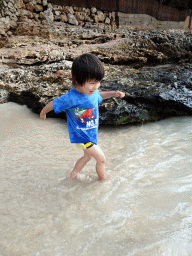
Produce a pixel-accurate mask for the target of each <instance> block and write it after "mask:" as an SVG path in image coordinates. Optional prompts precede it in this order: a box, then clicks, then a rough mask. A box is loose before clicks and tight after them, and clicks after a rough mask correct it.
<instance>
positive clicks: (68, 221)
mask: <svg viewBox="0 0 192 256" xmlns="http://www.w3.org/2000/svg"><path fill="white" fill-rule="evenodd" d="M0 143H1V152H0V154H1V158H0V170H1V172H0V219H1V222H0V245H1V246H0V255H1V256H4V255H6V256H8V255H14V256H17V255H18V256H23V255H27V256H35V255H40V256H41V255H43V256H44V255H46V256H49V255H50V256H63V255H64V256H74V255H77V256H89V255H94V256H97V255H99V256H101V255H105V256H106V255H107V256H109V255H110V256H119V255H122V256H125V255H131V256H141V255H144V256H187V255H192V242H191V241H192V224H191V223H192V197H191V195H192V157H191V156H192V152H191V151H192V147H191V145H192V117H180V118H169V119H166V120H162V121H159V122H156V123H150V124H145V125H134V126H123V127H107V126H105V127H100V129H99V145H100V146H101V148H102V149H103V151H104V153H105V154H106V157H107V164H106V172H107V176H108V179H107V181H105V182H100V181H98V180H97V175H96V173H95V170H94V166H95V163H94V161H93V160H92V161H91V162H90V163H89V164H88V165H87V166H86V168H85V170H83V171H82V173H81V174H80V175H79V176H78V178H77V179H74V180H70V179H68V178H67V175H68V174H69V173H70V171H71V169H72V168H73V165H74V163H75V161H76V160H77V159H78V158H79V157H80V156H81V155H82V151H81V150H78V149H76V148H75V146H73V145H71V144H70V141H69V138H68V132H67V126H66V122H65V121H64V120H56V119H47V120H46V121H44V122H43V121H42V120H40V119H39V117H38V116H37V115H35V114H33V113H32V112H31V111H30V110H29V109H27V107H26V106H19V105H17V104H14V103H8V104H3V105H0Z"/></svg>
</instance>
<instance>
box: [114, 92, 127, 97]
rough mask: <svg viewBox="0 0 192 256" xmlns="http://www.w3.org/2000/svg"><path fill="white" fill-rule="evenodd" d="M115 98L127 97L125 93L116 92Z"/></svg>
mask: <svg viewBox="0 0 192 256" xmlns="http://www.w3.org/2000/svg"><path fill="white" fill-rule="evenodd" d="M115 97H119V98H123V97H125V93H124V92H120V91H116V94H115Z"/></svg>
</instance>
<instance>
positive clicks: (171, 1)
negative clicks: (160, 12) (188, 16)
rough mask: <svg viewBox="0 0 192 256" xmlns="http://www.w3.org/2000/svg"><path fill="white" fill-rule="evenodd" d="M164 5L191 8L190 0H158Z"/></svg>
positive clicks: (184, 8) (180, 8)
mask: <svg viewBox="0 0 192 256" xmlns="http://www.w3.org/2000/svg"><path fill="white" fill-rule="evenodd" d="M159 1H160V2H161V3H162V4H164V5H169V6H171V7H174V8H177V9H179V10H186V9H192V1H191V0H159Z"/></svg>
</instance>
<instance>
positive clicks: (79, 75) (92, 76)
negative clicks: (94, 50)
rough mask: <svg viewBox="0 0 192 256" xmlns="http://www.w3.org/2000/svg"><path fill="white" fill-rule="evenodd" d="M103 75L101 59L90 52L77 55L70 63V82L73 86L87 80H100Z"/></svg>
mask: <svg viewBox="0 0 192 256" xmlns="http://www.w3.org/2000/svg"><path fill="white" fill-rule="evenodd" d="M103 77H104V68H103V65H102V63H101V61H100V60H99V59H98V58H97V57H96V56H95V55H93V54H91V53H85V54H82V55H80V56H78V57H77V58H76V59H75V60H74V62H73V65H72V82H73V85H74V86H75V85H76V84H78V85H81V86H82V85H83V84H85V83H86V82H87V81H88V80H96V81H101V80H102V79H103Z"/></svg>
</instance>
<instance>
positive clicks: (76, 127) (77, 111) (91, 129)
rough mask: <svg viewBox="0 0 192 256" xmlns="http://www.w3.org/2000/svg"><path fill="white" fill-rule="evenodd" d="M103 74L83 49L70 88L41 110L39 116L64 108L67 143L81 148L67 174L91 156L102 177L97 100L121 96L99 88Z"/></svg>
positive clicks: (77, 60) (103, 157)
mask: <svg viewBox="0 0 192 256" xmlns="http://www.w3.org/2000/svg"><path fill="white" fill-rule="evenodd" d="M103 77H104V68H103V65H102V63H101V61H100V60H99V59H98V58H97V57H96V56H95V55H93V54H89V53H85V54H83V55H80V56H79V57H77V58H76V59H75V60H74V62H73V65H72V82H73V86H74V88H72V89H71V90H70V91H69V92H68V93H66V94H65V95H63V96H61V97H59V98H57V99H55V100H53V101H51V102H49V103H48V104H47V105H46V106H45V107H44V108H43V109H42V111H41V113H40V118H41V119H42V120H45V119H46V113H48V112H49V111H51V110H54V111H55V113H59V112H61V111H63V110H65V112H66V114H67V125H68V130H69V136H70V140H71V143H76V145H77V147H78V148H82V149H83V150H84V156H83V157H81V158H80V159H79V160H78V161H77V162H76V164H75V167H74V169H73V170H72V172H71V173H70V175H69V178H75V177H76V176H77V174H78V173H79V172H80V171H81V170H82V169H83V167H84V166H85V165H86V164H87V163H88V162H89V160H91V158H92V157H93V158H94V159H95V160H96V172H97V175H98V177H99V179H101V180H105V179H106V174H105V161H106V159H105V155H104V153H103V151H102V150H101V148H100V147H99V146H98V145H97V133H98V125H99V122H98V120H99V111H98V110H99V107H98V104H99V103H101V102H102V100H103V99H107V98H110V97H113V96H115V97H120V98H123V97H124V96H125V94H124V93H123V92H120V91H107V92H99V91H98V88H99V87H100V81H101V80H102V79H103Z"/></svg>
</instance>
